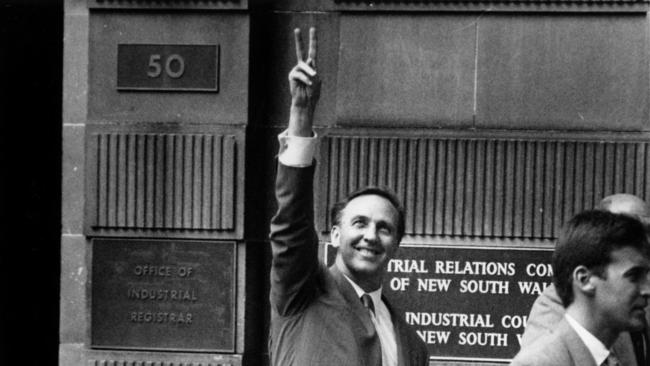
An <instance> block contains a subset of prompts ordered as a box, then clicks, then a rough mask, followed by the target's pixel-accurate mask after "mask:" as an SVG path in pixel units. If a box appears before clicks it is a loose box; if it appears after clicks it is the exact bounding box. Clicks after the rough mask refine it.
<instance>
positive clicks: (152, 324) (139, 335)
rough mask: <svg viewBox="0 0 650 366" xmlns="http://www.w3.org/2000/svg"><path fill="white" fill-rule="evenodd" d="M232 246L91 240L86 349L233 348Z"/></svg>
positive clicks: (211, 349) (165, 241)
mask: <svg viewBox="0 0 650 366" xmlns="http://www.w3.org/2000/svg"><path fill="white" fill-rule="evenodd" d="M235 256H236V249H235V244H234V243H231V242H226V243H217V242H202V241H182V240H134V239H95V240H93V261H92V262H93V267H92V301H91V302H92V319H91V334H92V346H93V347H96V348H117V349H141V350H174V351H176V350H178V351H207V352H234V343H235V341H234V340H235V285H236V284H235V278H236V277H235Z"/></svg>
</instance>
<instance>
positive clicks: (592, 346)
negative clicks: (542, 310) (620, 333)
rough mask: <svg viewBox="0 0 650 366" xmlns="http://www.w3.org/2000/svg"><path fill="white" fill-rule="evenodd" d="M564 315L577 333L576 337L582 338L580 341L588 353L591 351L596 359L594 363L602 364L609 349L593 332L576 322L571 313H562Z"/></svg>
mask: <svg viewBox="0 0 650 366" xmlns="http://www.w3.org/2000/svg"><path fill="white" fill-rule="evenodd" d="M564 317H565V318H566V320H567V322H568V323H569V325H570V326H571V328H573V330H575V331H576V333H578V337H580V339H581V340H582V343H584V344H585V346H587V349H588V350H589V353H591V356H592V357H593V358H594V360H595V361H596V365H602V364H603V362H605V360H606V359H607V357H609V353H610V351H609V350H608V349H607V347H605V345H604V344H603V342H601V341H600V340H598V338H596V337H595V336H594V335H593V334H591V333H590V332H589V331H588V330H586V329H585V328H584V327H583V326H582V325H581V324H580V323H578V321H577V320H575V319H573V317H571V315H569V314H566V313H565V314H564Z"/></svg>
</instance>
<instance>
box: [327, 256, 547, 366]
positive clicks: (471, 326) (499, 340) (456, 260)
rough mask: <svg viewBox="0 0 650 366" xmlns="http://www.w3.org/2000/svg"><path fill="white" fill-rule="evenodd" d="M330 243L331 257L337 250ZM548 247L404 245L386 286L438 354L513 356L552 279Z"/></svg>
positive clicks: (484, 358) (486, 358) (445, 357)
mask: <svg viewBox="0 0 650 366" xmlns="http://www.w3.org/2000/svg"><path fill="white" fill-rule="evenodd" d="M333 249H334V248H333V247H331V246H330V245H328V246H327V258H328V263H330V264H332V263H333V262H334V258H335V253H336V250H335V249H334V250H333ZM552 253H553V251H552V250H548V249H524V248H516V249H515V248H479V247H476V248H470V247H430V246H426V247H425V246H417V247H416V246H409V245H402V246H400V249H399V251H398V252H397V255H396V257H395V258H394V259H392V260H391V261H390V262H389V264H388V271H387V273H386V276H385V278H384V284H383V293H384V294H385V296H386V297H387V298H388V299H389V300H390V302H391V304H392V305H394V306H395V307H396V308H397V309H398V316H401V317H402V319H404V320H405V321H406V322H407V323H408V324H409V325H410V326H411V327H412V328H413V330H415V331H416V332H417V334H418V335H419V336H420V338H422V339H423V340H424V342H425V344H426V345H427V347H428V349H429V355H430V356H431V359H432V360H436V361H457V362H461V361H479V362H507V361H509V360H510V359H511V358H512V357H514V356H515V354H516V353H517V351H519V348H520V344H519V342H520V340H521V336H522V334H523V332H524V328H525V326H526V321H527V320H528V313H529V312H530V308H531V307H532V305H533V302H534V301H535V299H536V298H537V296H538V295H539V294H540V293H541V292H542V291H543V290H544V289H545V288H546V287H547V286H548V285H549V284H551V283H552V276H553V271H552V269H551V264H550V262H551V255H552Z"/></svg>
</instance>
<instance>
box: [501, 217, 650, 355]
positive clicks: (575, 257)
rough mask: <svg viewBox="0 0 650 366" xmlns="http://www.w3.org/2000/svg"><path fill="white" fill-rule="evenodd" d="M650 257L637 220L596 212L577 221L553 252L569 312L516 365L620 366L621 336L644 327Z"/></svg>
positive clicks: (649, 291) (559, 289)
mask: <svg viewBox="0 0 650 366" xmlns="http://www.w3.org/2000/svg"><path fill="white" fill-rule="evenodd" d="M649 255H650V245H649V244H648V241H647V237H646V232H645V228H644V226H643V224H641V222H640V221H639V220H637V219H636V218H633V217H631V216H628V215H623V214H615V213H611V212H605V211H595V210H594V211H585V212H583V213H580V214H578V215H576V216H574V217H573V218H572V219H571V220H570V221H569V222H568V223H567V224H566V225H565V227H564V228H563V230H562V232H561V233H560V236H559V238H558V241H557V245H556V247H555V252H554V253H553V272H554V277H553V281H554V284H555V288H556V289H557V293H558V295H559V296H560V299H561V300H562V304H563V305H564V307H565V308H566V313H565V314H564V317H563V319H562V320H561V321H560V322H559V324H557V326H556V327H555V330H554V332H553V333H551V334H549V335H547V336H546V337H544V338H543V339H540V340H539V341H537V342H535V343H533V344H531V345H530V346H528V347H525V348H523V349H522V350H521V351H520V352H519V354H517V356H516V357H515V359H514V360H513V361H512V365H549V366H550V365H594V366H599V365H609V366H613V365H620V363H619V361H618V360H617V359H616V355H615V354H613V353H612V352H611V347H612V345H613V344H614V342H615V341H616V339H617V338H618V336H619V334H620V333H621V332H625V331H637V330H641V329H643V327H644V326H645V308H646V306H647V304H648V296H649V295H650V283H649V281H648V272H649V271H650V258H649Z"/></svg>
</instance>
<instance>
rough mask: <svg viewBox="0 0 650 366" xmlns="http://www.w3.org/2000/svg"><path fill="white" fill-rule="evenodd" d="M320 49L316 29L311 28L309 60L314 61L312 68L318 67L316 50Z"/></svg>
mask: <svg viewBox="0 0 650 366" xmlns="http://www.w3.org/2000/svg"><path fill="white" fill-rule="evenodd" d="M317 48H318V40H317V39H316V28H314V27H311V28H309V52H308V54H307V59H308V60H311V61H312V65H310V66H312V67H314V66H316V50H317Z"/></svg>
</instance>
